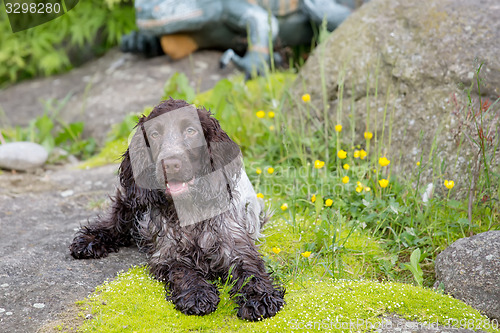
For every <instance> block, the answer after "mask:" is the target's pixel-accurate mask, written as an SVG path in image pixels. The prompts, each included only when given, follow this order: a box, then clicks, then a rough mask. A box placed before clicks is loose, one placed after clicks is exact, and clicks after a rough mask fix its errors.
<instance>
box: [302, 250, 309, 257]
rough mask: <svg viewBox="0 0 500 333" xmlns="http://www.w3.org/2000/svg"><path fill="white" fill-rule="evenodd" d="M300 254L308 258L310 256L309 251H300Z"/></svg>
mask: <svg viewBox="0 0 500 333" xmlns="http://www.w3.org/2000/svg"><path fill="white" fill-rule="evenodd" d="M301 255H302V256H303V257H304V258H309V257H310V256H311V251H306V252H302V253H301Z"/></svg>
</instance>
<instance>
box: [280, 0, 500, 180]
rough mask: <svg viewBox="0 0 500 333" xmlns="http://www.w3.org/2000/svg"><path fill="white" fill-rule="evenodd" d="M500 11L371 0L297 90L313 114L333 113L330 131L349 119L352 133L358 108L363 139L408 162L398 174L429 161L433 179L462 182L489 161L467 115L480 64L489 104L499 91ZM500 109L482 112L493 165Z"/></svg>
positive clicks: (307, 69)
mask: <svg viewBox="0 0 500 333" xmlns="http://www.w3.org/2000/svg"><path fill="white" fill-rule="evenodd" d="M499 17H500V3H499V2H498V0H481V1H477V0H440V1H435V0H373V1H370V2H369V3H367V4H365V5H363V6H362V7H361V8H360V9H359V10H358V11H357V12H355V13H354V14H353V15H351V16H350V17H349V18H348V19H347V20H346V21H345V22H344V23H342V25H341V26H340V27H339V28H338V29H336V30H335V31H334V32H333V33H332V34H331V35H330V36H329V37H328V39H327V40H326V41H325V42H324V43H322V44H320V45H319V46H318V48H317V49H316V50H315V52H314V53H313V55H312V56H311V57H310V58H309V59H308V60H307V62H306V64H305V65H304V66H303V68H302V69H301V72H300V75H299V77H298V79H297V81H296V83H295V87H294V94H293V96H301V94H303V93H309V94H310V95H311V103H313V104H314V106H315V107H314V108H309V109H308V111H307V112H309V111H310V112H312V113H313V115H314V117H316V118H317V119H319V120H321V121H323V120H324V114H328V117H329V119H328V122H329V125H330V126H329V127H330V128H333V125H335V123H336V122H337V119H341V121H342V125H343V126H344V129H345V130H346V131H344V133H346V132H347V133H351V132H350V129H352V126H351V119H350V118H349V116H350V115H351V106H354V111H353V112H352V113H353V114H354V117H355V119H354V121H353V123H354V124H355V132H356V142H358V143H363V142H364V138H363V137H362V136H363V133H364V131H365V130H367V129H368V130H369V131H371V132H374V134H375V135H376V136H375V137H374V139H372V147H373V144H374V143H375V144H377V141H378V144H382V153H383V154H386V156H387V157H388V158H389V159H391V160H393V161H394V162H398V160H400V161H399V163H391V166H392V167H393V168H395V171H397V172H398V173H400V174H403V173H407V172H408V171H411V170H415V167H416V162H417V161H420V159H421V158H422V161H423V163H422V164H421V167H422V168H424V167H428V168H426V170H425V171H424V172H423V173H422V177H423V178H426V179H427V180H430V179H432V176H433V175H432V169H434V177H436V176H437V177H442V179H454V180H455V184H456V185H457V187H460V185H465V184H466V183H467V182H466V178H465V177H467V175H468V174H470V173H467V172H465V171H466V170H468V168H469V167H478V168H480V167H481V166H480V165H475V163H476V161H477V160H478V158H479V155H478V154H479V149H478V148H477V146H476V145H475V144H474V143H473V141H474V140H476V139H477V138H478V134H477V133H478V131H477V130H476V129H475V126H474V124H473V123H472V116H471V115H472V114H470V113H469V115H468V117H467V107H466V102H467V94H466V93H465V91H464V90H465V89H466V88H468V87H471V85H472V94H471V98H472V102H473V105H474V108H475V110H476V111H477V110H479V109H480V107H479V98H478V97H479V95H478V94H477V86H475V82H476V69H477V68H478V66H479V65H480V64H481V63H483V62H484V65H483V67H482V69H481V71H480V77H481V78H482V82H481V84H480V89H481V95H482V96H481V103H482V104H483V110H486V109H488V107H487V106H488V105H489V104H490V103H493V102H494V101H495V100H496V99H497V98H498V97H499V96H500V57H499V56H498V55H499V52H500V48H499V46H498V45H499V44H498V40H500V20H499V19H498V18H499ZM322 82H324V85H323V84H321V83H322ZM340 88H343V94H342V98H340V94H339V91H340V90H341V89H340ZM323 89H324V90H323ZM323 91H324V92H325V93H326V96H324V93H323ZM298 99H299V98H298ZM340 101H342V102H341V103H340ZM298 102H300V100H299V101H298ZM367 104H368V106H369V111H368V110H367V109H368V108H367ZM324 105H327V111H326V112H324ZM339 105H341V107H340V108H341V110H342V113H341V115H340V116H339V118H337V108H338V107H339ZM499 110H500V103H497V104H496V105H494V106H493V107H492V108H490V109H489V112H483V116H484V119H483V125H482V126H483V128H484V130H483V133H485V134H488V135H489V138H490V139H491V141H489V142H487V144H486V148H487V153H488V156H490V157H491V156H493V155H496V157H495V158H494V159H493V160H494V162H493V164H498V161H499V160H500V153H499V152H498V151H495V147H497V145H498V140H499V137H500V136H499V133H498V131H499V127H500V126H499V121H498V113H499V112H500V111H499ZM297 112H301V113H305V112H306V110H305V108H301V107H294V108H290V110H289V115H290V117H289V118H290V119H291V121H293V119H294V118H295V119H297V118H299V117H294V115H296V114H297ZM368 112H369V117H367V114H368ZM392 112H394V113H393V114H392ZM476 114H477V115H478V116H479V113H476ZM384 115H385V117H384ZM495 116H497V117H496V118H495ZM368 118H369V121H367V119H368ZM384 119H385V124H384ZM391 119H392V121H391ZM478 119H479V118H478ZM314 123H315V122H311V126H314ZM316 123H318V122H316ZM390 123H392V128H390V126H389V124H390ZM367 125H368V128H367ZM321 126H322V125H321ZM384 127H385V131H384V132H383V129H384ZM331 132H334V131H333V129H332V130H331ZM391 132H392V138H391V140H389V133H391ZM382 133H384V136H385V138H384V139H383V142H382V138H381V136H382ZM375 138H377V140H375ZM434 138H436V140H435V142H434ZM349 139H350V137H349ZM349 141H350V140H349ZM434 144H435V146H434ZM433 146H434V147H433ZM459 147H460V150H459V149H458V148H459ZM372 151H373V150H372ZM431 152H432V153H433V157H432V158H430V155H429V154H430V153H431ZM429 160H432V161H433V162H432V163H427V162H428V161H429ZM441 161H444V163H443V164H442V166H444V167H445V169H443V168H442V166H441ZM471 163H472V164H471ZM437 166H439V168H437ZM432 167H434V168H432ZM438 169H439V170H438Z"/></svg>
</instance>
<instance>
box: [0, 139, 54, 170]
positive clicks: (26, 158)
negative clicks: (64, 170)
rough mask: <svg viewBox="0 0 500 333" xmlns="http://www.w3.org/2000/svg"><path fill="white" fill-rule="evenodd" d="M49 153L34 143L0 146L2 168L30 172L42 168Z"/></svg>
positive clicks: (15, 143) (0, 164)
mask: <svg viewBox="0 0 500 333" xmlns="http://www.w3.org/2000/svg"><path fill="white" fill-rule="evenodd" d="M48 157H49V153H48V152H47V150H45V148H43V147H42V146H41V145H39V144H37V143H34V142H8V143H5V144H3V145H0V168H4V169H10V170H30V169H35V168H38V167H41V166H42V165H43V164H44V163H45V161H47V158H48Z"/></svg>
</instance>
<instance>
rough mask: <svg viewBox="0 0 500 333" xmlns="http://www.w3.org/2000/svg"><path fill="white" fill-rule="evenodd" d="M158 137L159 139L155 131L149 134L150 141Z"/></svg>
mask: <svg viewBox="0 0 500 333" xmlns="http://www.w3.org/2000/svg"><path fill="white" fill-rule="evenodd" d="M159 137H160V133H158V132H157V131H154V132H152V133H151V138H152V139H158V138H159Z"/></svg>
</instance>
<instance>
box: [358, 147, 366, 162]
mask: <svg viewBox="0 0 500 333" xmlns="http://www.w3.org/2000/svg"><path fill="white" fill-rule="evenodd" d="M366 155H367V154H366V151H365V150H364V149H361V150H360V151H359V158H360V159H362V160H364V159H365V157H366Z"/></svg>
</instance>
